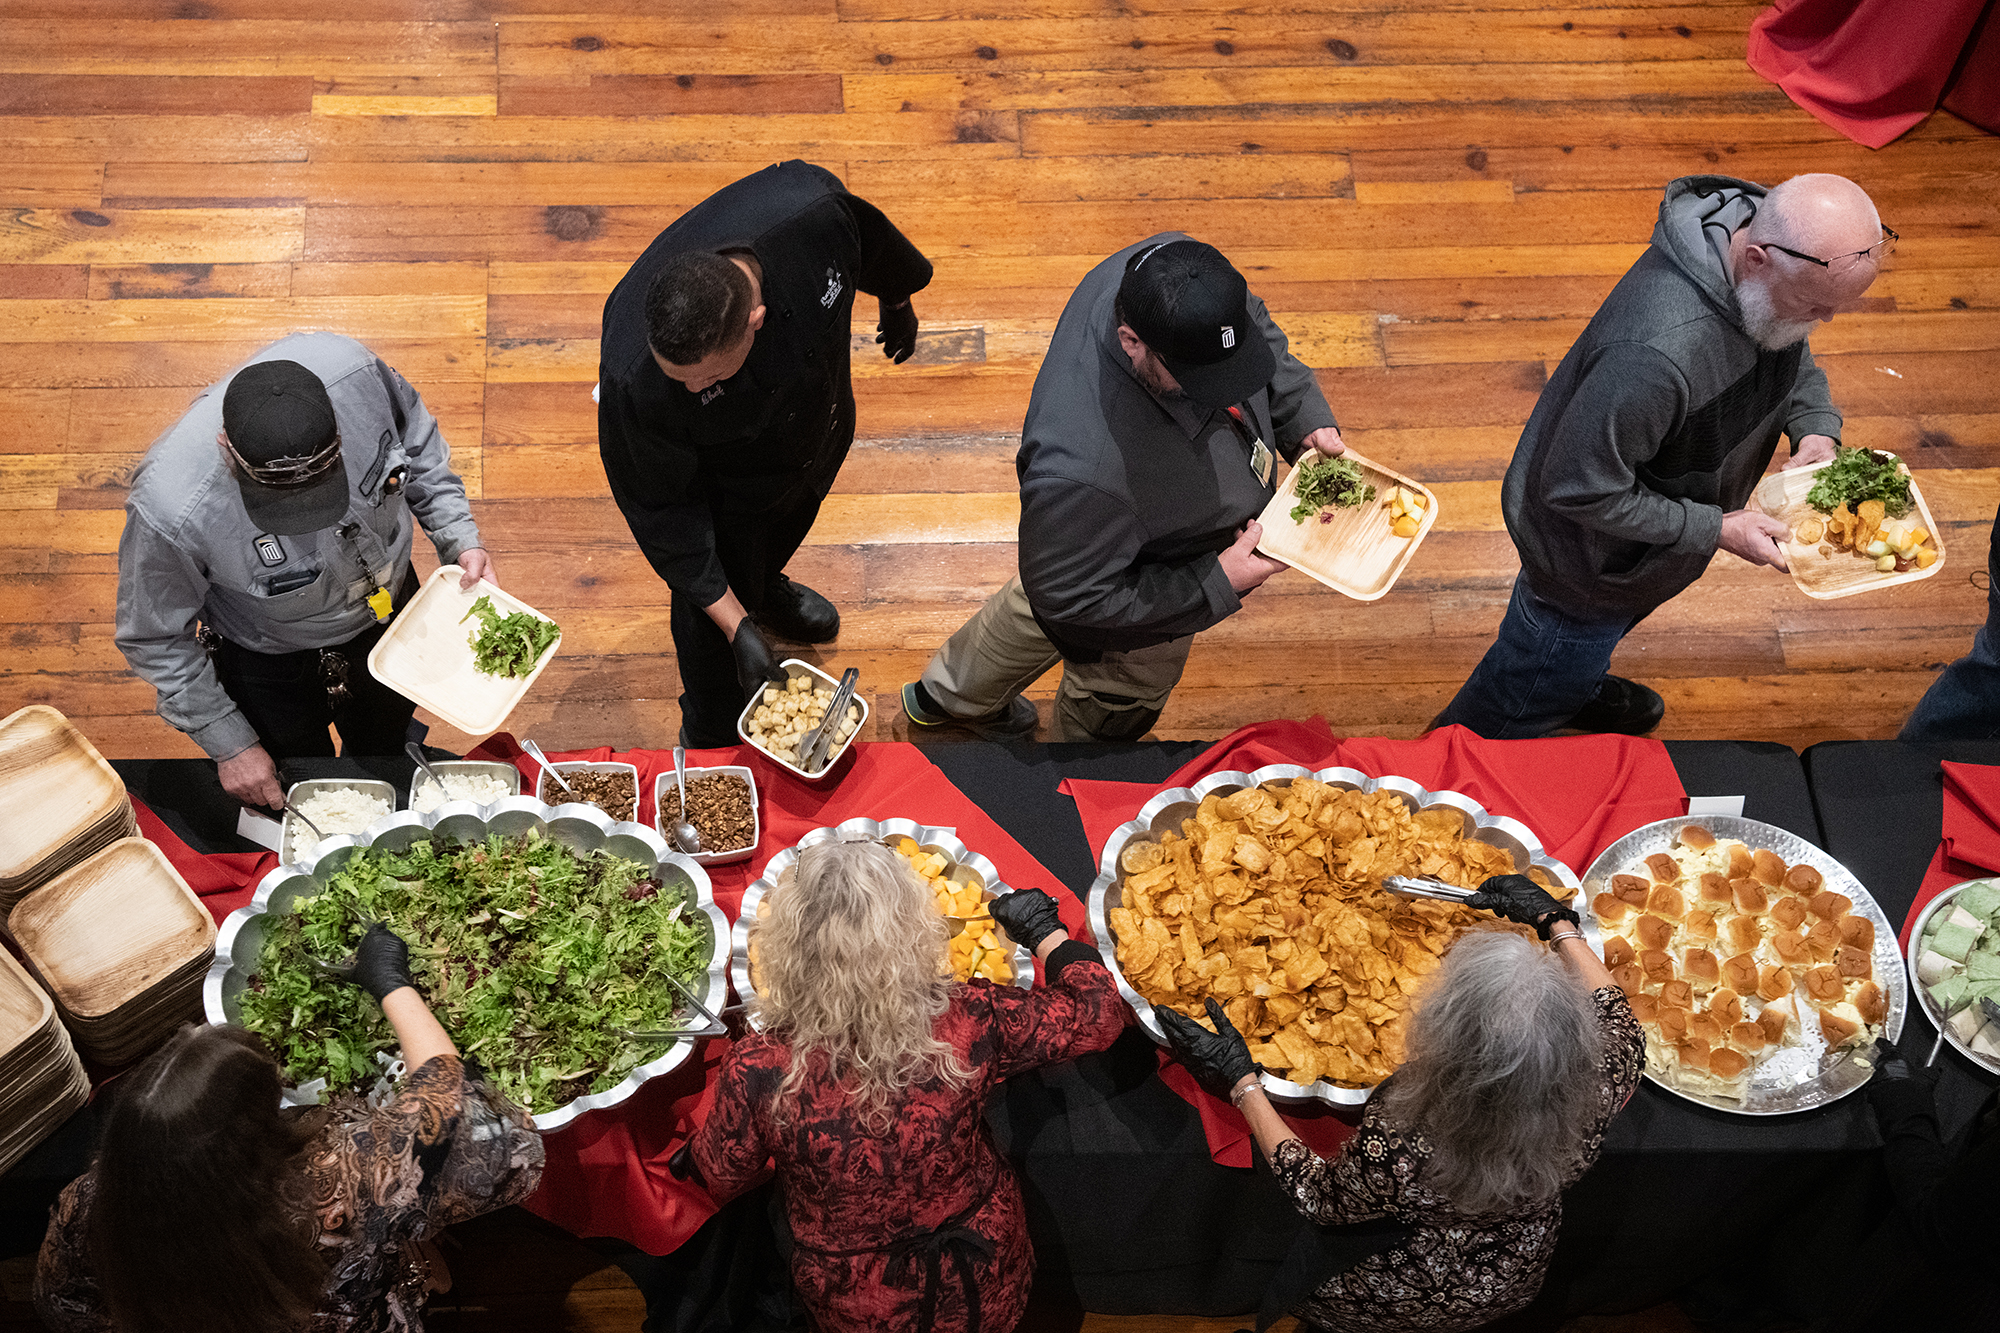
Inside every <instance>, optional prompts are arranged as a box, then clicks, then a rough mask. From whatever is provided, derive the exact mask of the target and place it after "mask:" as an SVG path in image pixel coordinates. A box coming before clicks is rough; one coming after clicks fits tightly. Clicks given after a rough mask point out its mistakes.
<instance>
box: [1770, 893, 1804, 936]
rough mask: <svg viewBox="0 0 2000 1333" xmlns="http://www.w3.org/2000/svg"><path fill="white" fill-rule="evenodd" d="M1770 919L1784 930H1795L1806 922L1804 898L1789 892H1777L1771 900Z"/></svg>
mask: <svg viewBox="0 0 2000 1333" xmlns="http://www.w3.org/2000/svg"><path fill="white" fill-rule="evenodd" d="M1771 919H1772V920H1773V921H1775V922H1777V923H1778V924H1779V925H1781V926H1783V927H1784V928H1785V929H1786V930H1797V929H1798V928H1799V927H1800V926H1803V925H1804V924H1805V923H1806V902H1805V899H1803V898H1800V897H1798V896H1796V895H1795V894H1790V893H1783V894H1779V895H1778V896H1777V897H1776V898H1774V899H1772V900H1771Z"/></svg>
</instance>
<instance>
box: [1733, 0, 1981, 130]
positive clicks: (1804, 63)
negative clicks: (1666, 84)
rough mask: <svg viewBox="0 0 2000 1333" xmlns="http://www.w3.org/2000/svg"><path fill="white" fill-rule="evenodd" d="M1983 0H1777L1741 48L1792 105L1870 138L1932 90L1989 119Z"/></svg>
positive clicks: (1922, 110)
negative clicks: (1747, 42)
mask: <svg viewBox="0 0 2000 1333" xmlns="http://www.w3.org/2000/svg"><path fill="white" fill-rule="evenodd" d="M1993 8H1994V3H1993V0H1780V2H1779V3H1778V4H1775V5H1773V6H1772V7H1771V8H1769V9H1767V10H1765V11H1764V12H1763V13H1761V14H1759V15H1758V16H1757V17H1756V19H1754V20H1753V21H1752V22H1751V25H1750V38H1749V47H1748V51H1747V53H1746V57H1747V59H1748V60H1749V62H1750V67H1751V68H1752V69H1754V70H1756V71H1757V72H1758V73H1759V74H1762V75H1763V76H1764V77H1765V78H1767V79H1769V80H1771V82H1773V83H1775V84H1777V85H1778V86H1779V87H1780V88H1783V89H1784V90H1785V95H1786V96H1788V97H1790V98H1791V99H1792V100H1793V101H1794V102H1796V103H1798V104H1799V106H1800V107H1802V108H1804V109H1805V110H1806V111H1808V112H1810V113H1811V114H1812V115H1813V116H1815V117H1817V118H1818V119H1819V120H1822V121H1824V122H1825V123H1826V124H1828V125H1831V126H1832V127H1833V128H1834V129H1836V130H1839V131H1840V132H1841V133H1842V134H1844V135H1846V136H1847V137H1848V138H1850V139H1852V140H1854V141H1855V142H1856V143H1860V144H1866V145H1867V146H1868V147H1870V148H1880V147H1882V146H1883V145H1884V144H1886V143H1888V142H1889V141H1890V140H1892V139H1894V138H1896V137H1897V136H1898V135H1900V134H1902V133H1903V132H1904V131H1906V130H1908V129H1910V128H1911V127H1912V126H1914V125H1916V124H1917V123H1918V122H1919V121H1921V120H1923V118H1924V117H1926V116H1928V115H1929V114H1930V113H1931V112H1932V111H1933V110H1935V109H1936V107H1937V105H1938V103H1939V101H1940V99H1943V100H1944V101H1945V102H1946V104H1947V105H1948V106H1949V107H1950V108H1951V110H1953V111H1954V112H1956V113H1957V114H1959V115H1962V116H1965V117H1966V118H1967V119H1969V120H1972V121H1974V122H1975V123H1977V124H1980V125H1983V126H1985V127H1986V128H1988V129H1993V128H1995V127H1996V126H2000V24H1996V23H1995V22H1994V21H1993V19H1992V17H1991V13H1990V12H1991V10H1992V9H1993ZM1982 25H1983V29H1982Z"/></svg>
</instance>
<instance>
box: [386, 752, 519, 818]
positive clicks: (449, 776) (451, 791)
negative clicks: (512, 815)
mask: <svg viewBox="0 0 2000 1333" xmlns="http://www.w3.org/2000/svg"><path fill="white" fill-rule="evenodd" d="M431 772H433V773H435V774H437V775H438V777H440V778H442V779H443V780H444V786H443V788H439V786H438V784H437V783H435V782H432V781H431V780H430V778H429V777H428V776H427V775H425V773H424V772H423V771H422V770H421V769H419V770H418V771H417V772H416V773H415V774H413V775H412V776H411V778H410V803H409V804H408V805H407V806H405V807H404V809H407V810H415V811H416V812H417V813H418V814H420V815H427V814H429V813H430V812H431V811H433V810H435V809H437V808H438V807H439V806H441V805H443V804H445V803H446V802H448V801H471V802H472V803H473V804H474V805H491V804H493V803H494V802H495V801H498V800H503V799H505V798H506V797H509V796H519V795H520V794H521V773H520V770H519V769H517V768H515V767H514V766H513V765H512V764H502V763H495V762H491V761H488V760H482V759H445V760H436V759H434V760H432V761H431Z"/></svg>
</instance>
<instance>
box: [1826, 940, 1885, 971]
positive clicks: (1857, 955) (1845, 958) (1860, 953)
mask: <svg viewBox="0 0 2000 1333" xmlns="http://www.w3.org/2000/svg"><path fill="white" fill-rule="evenodd" d="M1833 967H1834V970H1835V971H1836V972H1838V973H1840V975H1841V976H1843V977H1847V978H1849V979H1850V980H1852V979H1861V980H1865V979H1867V978H1868V977H1872V976H1874V975H1875V960H1874V958H1873V957H1872V956H1871V955H1870V954H1869V953H1868V951H1867V950H1865V949H1857V948H1855V947H1854V946H1853V945H1851V944H1843V945H1841V946H1840V948H1839V950H1838V951H1837V952H1836V953H1835V954H1834V960H1833Z"/></svg>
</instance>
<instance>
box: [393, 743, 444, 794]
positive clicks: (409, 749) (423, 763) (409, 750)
mask: <svg viewBox="0 0 2000 1333" xmlns="http://www.w3.org/2000/svg"><path fill="white" fill-rule="evenodd" d="M403 752H404V753H405V754H407V755H409V756H410V758H411V759H413V760H415V761H416V765H417V767H418V768H420V769H422V770H423V774H424V776H425V777H427V778H429V779H430V780H431V781H432V782H435V783H437V789H438V791H439V792H440V793H442V792H443V791H444V779H443V778H441V777H439V776H438V771H437V770H436V769H435V768H432V767H431V766H430V762H429V761H428V760H426V759H425V758H424V747H423V746H421V745H419V744H417V743H416V742H415V741H404V742H403Z"/></svg>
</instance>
